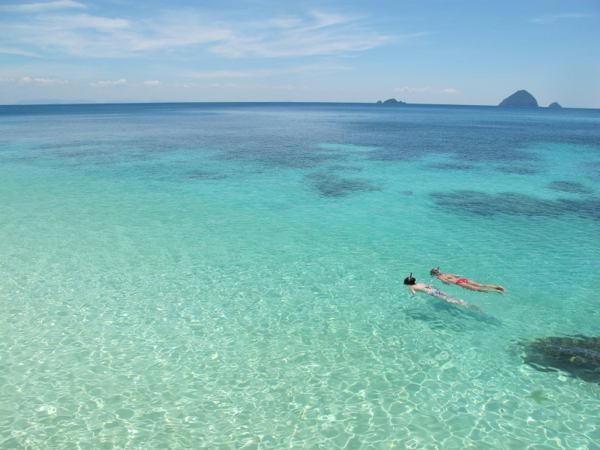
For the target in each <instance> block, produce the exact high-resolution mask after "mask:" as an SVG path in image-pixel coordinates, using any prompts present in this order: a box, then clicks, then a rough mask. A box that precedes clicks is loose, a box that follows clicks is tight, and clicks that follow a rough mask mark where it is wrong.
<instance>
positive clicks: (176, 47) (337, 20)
mask: <svg viewBox="0 0 600 450" xmlns="http://www.w3.org/2000/svg"><path fill="white" fill-rule="evenodd" d="M50 4H53V5H55V6H54V9H56V8H58V5H59V4H60V5H63V7H66V6H68V5H71V7H75V5H81V4H79V3H77V2H73V1H68V0H64V1H56V2H47V3H44V5H50ZM26 5H29V7H30V8H33V6H32V5H42V4H41V3H40V4H38V3H30V4H26ZM26 5H20V6H26ZM8 6H10V5H8ZM12 6H16V5H12ZM82 6H83V5H82ZM37 8H38V11H43V9H39V8H42V7H41V6H38V7H37ZM45 8H46V9H51V8H50V7H49V6H45ZM3 25H4V27H3V28H4V31H5V33H6V35H9V36H11V37H10V40H9V43H10V47H15V48H21V47H22V46H26V48H27V51H31V52H39V53H41V54H43V53H48V52H52V54H57V53H58V54H61V53H62V54H69V55H74V56H85V57H130V56H135V55H139V54H146V53H152V52H158V51H183V50H186V51H188V52H189V51H192V52H199V51H202V50H204V51H209V52H212V53H214V54H217V55H219V56H222V57H226V58H240V57H259V58H286V57H303V56H319V55H342V54H352V53H358V52H363V51H366V50H369V49H372V48H375V47H379V46H381V45H384V44H386V43H389V42H396V41H398V40H408V39H414V38H417V37H419V36H421V35H423V34H424V33H413V34H406V35H388V34H384V33H381V32H379V31H377V30H376V29H375V27H374V26H373V25H372V24H370V23H369V21H368V20H367V19H365V18H361V17H356V16H347V15H343V14H338V13H329V12H323V11H316V10H313V11H308V12H307V13H306V14H304V15H294V16H283V17H281V16H275V17H272V18H268V17H266V18H265V19H264V20H262V21H260V22H257V21H254V20H234V19H228V20H220V19H219V18H217V17H216V16H215V15H214V14H212V15H211V14H210V13H208V12H206V13H203V14H201V13H199V12H198V11H193V12H189V11H178V12H175V13H169V14H162V15H160V16H155V17H151V18H146V19H143V20H131V19H127V18H123V17H103V16H97V15H92V14H84V13H79V12H77V13H68V12H61V14H55V13H52V12H50V13H43V14H42V13H40V14H35V15H32V16H26V17H23V18H21V19H19V20H17V19H15V20H11V21H10V22H5V23H4V24H3Z"/></svg>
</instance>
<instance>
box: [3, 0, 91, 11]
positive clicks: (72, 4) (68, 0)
mask: <svg viewBox="0 0 600 450" xmlns="http://www.w3.org/2000/svg"><path fill="white" fill-rule="evenodd" d="M85 7H86V6H85V5H84V4H83V3H80V2H76V1H73V0H56V1H53V2H39V3H23V4H10V5H2V6H0V11H6V12H21V13H38V12H44V11H51V10H56V9H72V8H77V9H83V8H85Z"/></svg>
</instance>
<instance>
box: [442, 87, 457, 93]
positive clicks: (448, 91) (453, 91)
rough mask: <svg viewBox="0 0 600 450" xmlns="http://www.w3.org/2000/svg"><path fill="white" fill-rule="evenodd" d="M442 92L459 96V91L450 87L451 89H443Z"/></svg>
mask: <svg viewBox="0 0 600 450" xmlns="http://www.w3.org/2000/svg"><path fill="white" fill-rule="evenodd" d="M442 92H443V93H444V94H458V89H456V88H452V87H450V88H444V89H442Z"/></svg>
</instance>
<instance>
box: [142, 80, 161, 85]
mask: <svg viewBox="0 0 600 450" xmlns="http://www.w3.org/2000/svg"><path fill="white" fill-rule="evenodd" d="M142 84H143V85H144V86H158V85H160V81H158V80H146V81H144V82H143V83H142Z"/></svg>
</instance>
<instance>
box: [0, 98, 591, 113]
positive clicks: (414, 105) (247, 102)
mask: <svg viewBox="0 0 600 450" xmlns="http://www.w3.org/2000/svg"><path fill="white" fill-rule="evenodd" d="M114 105H132V106H133V105H357V106H369V105H372V106H376V107H383V108H387V109H391V108H400V109H401V108H406V107H453V108H454V107H458V108H471V107H475V108H498V105H488V104H460V103H402V104H398V105H384V104H381V103H378V101H375V102H334V101H294V100H289V101H288V100H282V101H268V100H265V101H262V100H261V101H158V102H155V101H148V102H145V101H140V102H129V101H123V102H84V101H82V102H69V103H43V102H40V103H0V107H17V108H19V107H35V106H59V107H66V106H114ZM510 109H511V110H524V111H532V110H534V111H535V110H546V109H550V108H548V107H547V106H538V107H532V108H519V107H515V108H510ZM561 109H562V110H565V109H575V110H586V111H597V110H600V107H596V108H590V107H573V106H563V107H562V108H561Z"/></svg>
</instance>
